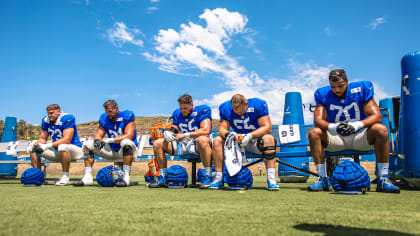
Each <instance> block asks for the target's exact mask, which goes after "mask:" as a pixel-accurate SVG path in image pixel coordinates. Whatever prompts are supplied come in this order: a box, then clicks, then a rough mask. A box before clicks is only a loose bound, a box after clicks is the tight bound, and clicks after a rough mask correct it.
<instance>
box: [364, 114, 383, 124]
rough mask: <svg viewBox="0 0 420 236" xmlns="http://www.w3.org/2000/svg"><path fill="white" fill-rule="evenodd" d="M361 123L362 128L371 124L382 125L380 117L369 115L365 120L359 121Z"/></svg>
mask: <svg viewBox="0 0 420 236" xmlns="http://www.w3.org/2000/svg"><path fill="white" fill-rule="evenodd" d="M361 122H363V125H364V127H370V126H372V125H373V124H376V123H382V116H381V115H377V114H375V115H371V116H368V117H366V119H364V120H361Z"/></svg>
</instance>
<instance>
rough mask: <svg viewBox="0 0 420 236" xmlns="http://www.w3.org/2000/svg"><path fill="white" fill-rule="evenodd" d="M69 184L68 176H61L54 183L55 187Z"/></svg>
mask: <svg viewBox="0 0 420 236" xmlns="http://www.w3.org/2000/svg"><path fill="white" fill-rule="evenodd" d="M69 184H70V178H69V177H68V176H65V175H63V176H62V177H61V178H60V180H59V181H58V182H57V183H55V185H56V186H65V185H69Z"/></svg>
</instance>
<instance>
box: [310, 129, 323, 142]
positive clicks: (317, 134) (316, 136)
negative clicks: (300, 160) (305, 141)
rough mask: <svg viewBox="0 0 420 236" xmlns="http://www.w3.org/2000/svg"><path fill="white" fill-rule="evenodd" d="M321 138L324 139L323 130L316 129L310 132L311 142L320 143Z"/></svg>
mask: <svg viewBox="0 0 420 236" xmlns="http://www.w3.org/2000/svg"><path fill="white" fill-rule="evenodd" d="M321 137H322V129H321V128H318V127H315V128H313V129H311V131H309V135H308V138H309V141H310V142H314V141H319V140H321Z"/></svg>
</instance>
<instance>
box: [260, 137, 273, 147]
mask: <svg viewBox="0 0 420 236" xmlns="http://www.w3.org/2000/svg"><path fill="white" fill-rule="evenodd" d="M262 140H263V141H264V146H273V145H274V143H275V140H274V137H273V135H271V134H266V135H264V136H262Z"/></svg>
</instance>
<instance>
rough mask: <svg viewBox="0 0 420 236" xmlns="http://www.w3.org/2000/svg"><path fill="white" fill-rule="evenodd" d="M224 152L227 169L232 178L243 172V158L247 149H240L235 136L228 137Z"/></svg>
mask: <svg viewBox="0 0 420 236" xmlns="http://www.w3.org/2000/svg"><path fill="white" fill-rule="evenodd" d="M224 152H225V165H226V169H227V171H228V173H229V175H230V176H234V175H236V174H237V173H238V172H239V171H240V170H241V168H242V158H243V156H244V155H245V149H244V148H239V145H238V141H236V138H235V134H230V135H228V136H227V137H226V142H225V150H224Z"/></svg>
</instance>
